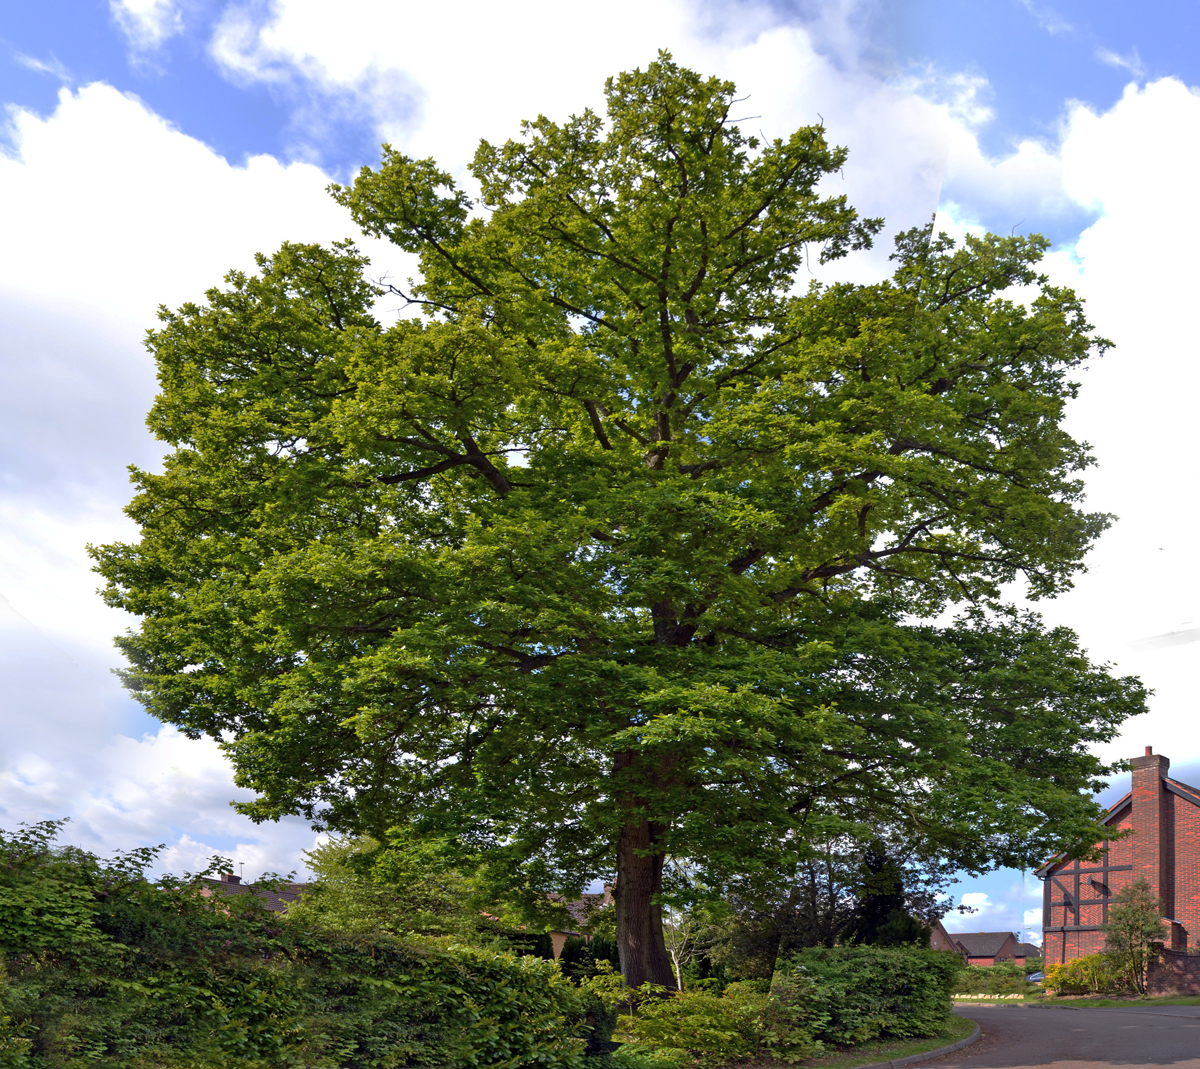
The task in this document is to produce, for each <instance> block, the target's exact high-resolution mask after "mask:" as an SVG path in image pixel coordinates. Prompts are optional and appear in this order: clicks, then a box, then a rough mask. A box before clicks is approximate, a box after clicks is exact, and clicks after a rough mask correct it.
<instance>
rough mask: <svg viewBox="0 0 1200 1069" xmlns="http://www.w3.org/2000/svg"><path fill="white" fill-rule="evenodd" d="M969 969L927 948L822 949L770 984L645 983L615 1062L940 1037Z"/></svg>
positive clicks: (786, 1056)
mask: <svg viewBox="0 0 1200 1069" xmlns="http://www.w3.org/2000/svg"><path fill="white" fill-rule="evenodd" d="M961 968H962V962H961V960H960V959H959V958H958V957H957V956H956V955H953V954H947V953H945V952H944V951H938V950H928V949H923V948H919V947H911V946H910V947H879V946H851V947H835V948H833V949H828V948H824V947H818V948H812V949H809V950H803V951H800V952H799V953H797V954H793V955H791V956H790V957H788V958H787V959H785V960H784V961H783V962H782V963H781V968H780V969H779V970H778V971H777V972H776V973H775V976H774V978H773V979H772V980H771V981H770V983H769V984H768V982H767V981H765V980H744V981H740V982H738V983H731V984H729V985H727V986H726V988H725V991H724V993H723V994H720V995H718V994H716V993H713V992H708V991H699V990H692V991H683V992H676V993H675V994H673V995H667V994H666V992H665V991H663V990H662V989H658V990H657V991H656V990H654V989H647V988H643V989H642V990H641V992H640V994H641V996H642V997H641V999H640V1000H639V1002H638V1005H637V1009H636V1013H634V1014H632V1015H629V1016H624V1017H621V1018H620V1020H619V1022H618V1038H620V1039H623V1040H626V1041H627V1042H629V1043H630V1044H631V1046H630V1049H629V1050H625V1049H624V1048H622V1050H621V1051H620V1052H618V1053H619V1054H620V1057H619V1058H617V1057H615V1056H614V1064H618V1065H620V1066H622V1067H623V1069H656V1067H657V1066H658V1065H660V1064H661V1066H662V1069H669V1067H670V1065H674V1064H684V1063H683V1062H678V1063H677V1062H674V1061H672V1059H678V1058H681V1057H682V1056H683V1055H684V1054H685V1053H686V1055H687V1056H688V1057H690V1058H691V1059H692V1061H691V1064H695V1065H698V1066H716V1065H721V1064H724V1063H726V1062H736V1061H739V1060H746V1059H750V1058H769V1059H770V1060H772V1061H776V1062H797V1061H803V1060H805V1059H807V1058H810V1057H812V1056H813V1055H815V1054H819V1053H820V1052H821V1051H822V1050H823V1049H825V1046H826V1045H833V1046H839V1047H840V1046H858V1045H859V1044H862V1043H866V1042H869V1041H870V1040H873V1039H878V1038H882V1037H888V1036H895V1037H898V1038H908V1037H912V1036H930V1035H937V1034H938V1033H939V1032H940V1031H941V1030H942V1029H943V1028H944V1027H945V1025H946V1021H947V1019H948V1018H949V1016H950V1011H951V1002H950V995H951V992H952V991H953V990H954V987H955V981H956V977H957V975H958V973H959V970H960V969H961ZM651 1053H653V1054H654V1056H655V1057H660V1058H662V1059H664V1060H663V1061H662V1062H661V1063H652V1062H651V1061H647V1060H646V1059H647V1058H648V1057H649V1056H650V1054H651ZM668 1063H669V1064H668Z"/></svg>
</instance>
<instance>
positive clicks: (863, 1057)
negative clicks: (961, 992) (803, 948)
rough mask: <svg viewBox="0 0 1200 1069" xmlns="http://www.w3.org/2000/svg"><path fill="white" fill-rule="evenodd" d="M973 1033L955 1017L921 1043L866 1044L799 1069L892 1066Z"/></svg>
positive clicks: (963, 1020)
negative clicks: (891, 1063) (872, 1065)
mask: <svg viewBox="0 0 1200 1069" xmlns="http://www.w3.org/2000/svg"><path fill="white" fill-rule="evenodd" d="M1013 1001H1014V1002H1015V1001H1016V1000H1015V999H1014V1000H1013ZM974 1031H975V1022H974V1021H970V1020H968V1019H967V1018H965V1017H958V1016H953V1017H951V1018H950V1020H949V1021H947V1022H946V1028H945V1030H944V1031H942V1032H940V1033H939V1034H938V1035H936V1036H925V1037H924V1038H922V1039H883V1040H879V1041H878V1042H876V1043H864V1044H863V1045H862V1046H861V1047H852V1048H850V1049H849V1050H844V1051H838V1052H836V1053H832V1054H822V1055H821V1056H820V1057H819V1058H812V1059H810V1060H809V1061H807V1062H800V1063H799V1067H798V1069H854V1067H855V1066H858V1065H871V1064H872V1063H873V1062H890V1061H892V1060H894V1059H896V1058H907V1057H909V1055H912V1054H924V1053H925V1052H926V1051H930V1050H937V1049H938V1048H939V1047H948V1046H949V1045H950V1044H951V1043H957V1042H958V1041H959V1040H960V1039H966V1038H967V1036H969V1035H970V1034H971V1033H972V1032H974Z"/></svg>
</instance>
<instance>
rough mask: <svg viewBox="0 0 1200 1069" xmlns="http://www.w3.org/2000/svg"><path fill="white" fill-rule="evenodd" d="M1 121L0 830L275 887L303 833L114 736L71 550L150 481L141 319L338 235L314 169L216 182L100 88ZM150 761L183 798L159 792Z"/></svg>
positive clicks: (165, 748)
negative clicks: (233, 855)
mask: <svg viewBox="0 0 1200 1069" xmlns="http://www.w3.org/2000/svg"><path fill="white" fill-rule="evenodd" d="M9 118H10V128H11V129H10V139H11V142H12V145H13V152H12V154H11V155H9V156H5V157H0V198H2V199H3V202H4V203H5V204H6V205H9V206H10V210H9V211H7V212H5V213H4V214H3V215H2V216H0V242H2V243H3V246H4V248H5V256H4V257H3V258H2V259H0V321H2V322H3V323H4V330H3V332H0V361H2V362H3V365H4V367H5V389H4V391H3V392H2V393H0V594H3V596H5V597H6V598H7V599H8V602H10V603H11V607H10V610H15V611H10V610H5V611H0V632H2V634H3V637H4V640H5V641H4V645H3V648H2V651H0V721H2V722H3V723H4V725H5V731H4V736H3V739H2V740H0V817H3V821H4V824H5V826H12V825H13V824H14V823H15V822H16V821H19V820H33V819H42V818H45V817H53V816H65V815H71V816H73V817H74V818H75V821H76V823H75V825H74V826H73V828H72V830H71V834H72V835H73V836H75V837H77V838H79V839H80V840H81V841H84V842H85V843H86V844H89V845H93V846H95V847H96V848H98V849H116V848H121V847H127V846H132V845H135V844H137V843H140V842H147V841H153V842H157V841H164V840H165V841H167V842H172V841H178V842H182V839H180V838H179V837H180V835H181V829H182V831H183V832H186V833H187V834H190V836H191V838H192V839H193V840H195V841H196V842H198V843H202V844H208V845H211V846H212V850H210V851H209V852H210V853H211V852H215V851H216V849H217V848H218V847H219V846H221V845H222V844H233V843H235V841H236V842H241V843H245V844H248V845H247V846H246V847H245V848H244V849H243V850H242V853H243V855H245V856H243V858H242V859H243V860H245V861H247V863H248V870H249V864H250V863H251V862H252V863H253V864H255V865H258V864H259V863H260V861H261V863H262V864H263V865H264V866H265V867H269V868H276V869H281V870H284V871H286V870H288V869H290V868H293V867H295V866H296V865H297V864H298V857H297V850H298V849H299V845H307V844H308V842H309V841H311V833H309V832H307V831H306V830H303V829H301V831H296V829H292V830H290V831H289V830H287V828H286V827H275V828H272V827H271V826H266V827H265V828H260V829H256V828H255V827H254V826H253V825H251V824H250V822H249V821H246V820H244V819H242V818H239V817H237V816H236V814H233V812H232V811H231V810H230V809H229V807H228V804H227V803H228V801H229V799H230V798H232V797H234V796H235V794H236V793H237V792H235V790H234V788H233V786H232V783H231V781H230V776H229V771H228V769H227V768H226V766H225V765H224V763H223V761H222V760H221V758H220V756H219V754H217V752H216V751H215V750H214V749H212V748H211V746H207V744H203V743H193V742H189V741H188V740H186V739H184V738H182V737H181V736H178V735H175V734H173V733H171V732H169V731H165V732H164V733H160V734H159V735H158V736H153V735H152V736H149V737H148V738H147V739H142V740H141V741H135V740H134V739H133V738H130V737H127V734H128V733H129V732H131V731H132V732H134V734H137V735H140V733H141V731H142V730H143V728H144V725H145V723H146V720H145V717H144V716H143V715H142V714H140V713H139V712H138V711H136V709H135V707H134V706H133V703H132V702H131V701H130V700H129V699H128V697H126V696H125V695H124V693H123V692H122V690H121V688H120V686H119V684H118V683H117V681H116V680H115V679H114V678H113V677H112V676H111V674H110V673H109V671H108V669H109V668H110V667H112V666H114V665H115V664H117V663H118V658H117V655H116V653H115V651H114V650H113V649H112V646H111V638H112V636H113V635H115V634H117V633H118V632H120V631H122V630H124V629H125V628H126V627H127V626H128V625H129V621H128V619H127V618H125V617H124V616H123V615H122V614H120V613H117V612H115V611H113V610H110V609H108V608H106V607H105V606H104V605H103V603H102V602H101V601H100V599H99V598H98V597H97V596H96V594H95V589H96V586H97V585H98V580H97V577H96V576H94V575H93V574H91V572H90V570H89V562H88V560H87V558H86V556H85V553H84V546H85V544H86V543H88V542H104V541H110V540H114V539H118V538H124V537H129V536H131V535H133V534H134V531H133V528H132V526H131V525H130V524H129V522H128V521H127V520H126V519H125V518H124V517H123V516H122V514H121V508H122V506H123V505H124V504H125V502H126V501H127V500H128V498H129V494H130V488H129V486H128V481H127V476H126V473H125V466H126V465H127V464H129V463H131V462H132V463H137V464H139V465H143V466H154V465H155V464H156V463H157V458H158V456H159V452H160V450H159V447H158V445H157V444H156V443H155V442H154V441H153V440H152V439H151V438H150V436H149V434H148V433H147V431H146V429H145V427H144V425H143V419H144V416H145V413H146V411H147V409H148V407H149V405H150V402H151V400H152V398H153V394H154V370H153V366H152V363H151V360H150V357H149V356H148V354H147V353H146V352H145V350H144V348H143V344H142V337H143V333H144V331H145V329H146V328H147V327H150V326H152V325H153V324H154V322H155V318H154V314H155V309H156V307H157V305H158V304H159V303H160V302H162V303H166V304H168V305H176V304H179V303H181V302H183V301H184V300H188V299H197V298H200V297H202V295H203V291H204V290H205V288H207V287H208V286H211V285H214V284H217V283H219V282H220V279H221V277H222V276H223V275H224V273H225V272H226V271H227V270H229V269H230V268H233V267H238V268H252V267H253V254H254V253H255V252H256V251H260V250H261V251H270V250H272V249H273V248H275V247H276V246H278V244H279V243H280V242H281V241H282V240H284V239H285V238H288V239H293V240H297V241H330V240H334V239H337V238H342V237H346V236H349V235H352V234H353V233H354V227H353V225H352V224H351V222H350V220H349V218H348V217H347V215H346V214H345V212H344V211H343V209H341V208H340V207H338V206H337V205H336V204H334V203H333V202H332V200H330V198H329V197H328V196H327V195H326V193H325V186H326V184H327V183H328V181H329V177H328V176H327V175H325V174H324V173H322V172H321V171H320V170H319V169H317V168H316V167H312V166H309V165H305V164H292V165H289V166H285V165H283V164H281V163H280V162H278V161H277V160H275V159H272V158H270V157H265V156H260V157H255V158H253V159H251V160H249V161H248V162H247V164H246V165H245V166H243V167H232V166H230V165H229V164H228V163H227V162H226V161H225V160H224V159H222V158H221V157H220V156H218V155H216V154H215V153H213V152H212V151H211V150H210V149H208V148H207V147H206V146H204V145H203V144H201V143H200V142H198V141H196V140H194V139H192V138H190V137H187V136H185V135H183V134H181V133H180V132H179V131H178V130H175V129H173V128H172V127H171V126H170V125H169V124H167V123H165V122H164V121H163V120H162V119H161V118H159V117H157V116H156V115H154V114H153V113H151V112H150V111H149V110H147V108H146V107H145V106H144V105H143V104H141V103H140V102H139V101H137V100H135V99H133V98H131V97H127V96H124V95H122V94H120V93H118V92H117V91H116V90H114V89H112V88H110V87H108V86H104V85H91V86H87V87H84V88H82V89H80V90H78V91H76V92H71V91H68V90H63V91H62V93H61V95H60V98H59V104H58V107H57V109H56V110H55V112H54V113H53V114H52V115H50V116H49V117H46V118H40V117H37V116H35V115H32V114H29V113H27V112H21V111H17V112H12V113H10V116H9ZM14 207H15V209H16V210H11V209H13V208H14ZM363 244H364V247H366V248H368V249H370V250H372V251H374V252H378V253H380V254H381V256H380V257H379V270H380V271H381V272H382V271H385V270H389V269H390V270H391V271H392V272H393V273H396V274H399V275H400V276H401V277H404V275H405V274H407V273H410V269H409V268H407V267H406V266H405V257H404V256H403V254H397V253H396V251H395V250H393V249H392V248H391V247H390V246H386V245H379V244H378V243H373V242H364V243H363ZM0 610H4V606H3V605H0ZM206 746H207V748H206ZM168 753H169V754H170V755H171V761H170V762H169V763H168V764H167V765H166V767H170V764H175V765H178V766H179V768H181V769H183V770H184V771H185V773H186V777H185V779H183V780H179V779H177V778H172V777H171V776H170V775H168V774H167V773H166V772H164V771H163V767H164V762H165V761H166V755H167V754H168ZM213 836H216V837H217V838H216V841H215V843H209V840H210V839H212V838H213ZM302 840H303V842H302ZM256 843H257V845H255V844H256ZM206 848H207V847H206ZM256 851H257V852H256Z"/></svg>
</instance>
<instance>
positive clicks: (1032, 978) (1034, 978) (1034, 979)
mask: <svg viewBox="0 0 1200 1069" xmlns="http://www.w3.org/2000/svg"><path fill="white" fill-rule="evenodd" d="M1025 979H1026V980H1028V981H1029V982H1030V983H1031V984H1040V983H1041V982H1042V981H1043V980H1045V979H1046V974H1045V973H1044V972H1031V973H1030V974H1029V975H1028V976H1027V977H1025Z"/></svg>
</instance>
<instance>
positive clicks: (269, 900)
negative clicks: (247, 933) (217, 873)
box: [201, 876, 308, 913]
mask: <svg viewBox="0 0 1200 1069" xmlns="http://www.w3.org/2000/svg"><path fill="white" fill-rule="evenodd" d="M201 882H202V883H204V884H205V885H206V886H207V887H210V888H212V890H213V892H214V893H220V894H225V895H244V894H252V895H256V896H257V897H258V898H261V899H262V902H263V905H264V906H266V907H267V909H269V910H271V911H272V912H274V913H286V912H287V910H288V906H290V905H291V904H292V903H293V902H295V901H296V899H298V898H299V897H300V896H301V895H302V894H303V893H304V892H305V891H306V890H307V889H308V884H306V883H277V884H275V885H274V889H272V888H270V887H259V886H258V885H257V884H253V883H242V882H241V881H240V880H238V879H237V877H236V876H235V877H233V878H232V879H230V878H229V877H225V878H223V879H220V880H213V879H209V878H208V877H207V876H205V877H203V878H202V880H201Z"/></svg>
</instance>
